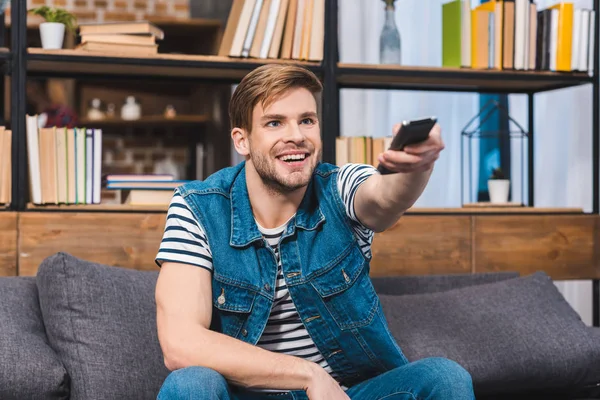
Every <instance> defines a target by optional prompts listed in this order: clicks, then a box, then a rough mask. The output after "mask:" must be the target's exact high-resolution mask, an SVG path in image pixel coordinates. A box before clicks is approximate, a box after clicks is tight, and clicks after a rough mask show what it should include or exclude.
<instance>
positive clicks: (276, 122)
mask: <svg viewBox="0 0 600 400" xmlns="http://www.w3.org/2000/svg"><path fill="white" fill-rule="evenodd" d="M267 126H273V127H275V126H279V121H270V122H267Z"/></svg>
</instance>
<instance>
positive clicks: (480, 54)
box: [471, 7, 490, 68]
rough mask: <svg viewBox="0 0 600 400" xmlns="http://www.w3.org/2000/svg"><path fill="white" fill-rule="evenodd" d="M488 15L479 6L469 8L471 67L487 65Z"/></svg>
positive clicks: (488, 50) (488, 13)
mask: <svg viewBox="0 0 600 400" xmlns="http://www.w3.org/2000/svg"><path fill="white" fill-rule="evenodd" d="M489 15H490V12H489V11H488V10H485V9H480V8H479V7H477V8H475V9H473V10H471V68H488V67H489V52H490V49H489V37H490V36H489V28H490V23H489Z"/></svg>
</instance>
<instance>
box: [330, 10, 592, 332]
mask: <svg viewBox="0 0 600 400" xmlns="http://www.w3.org/2000/svg"><path fill="white" fill-rule="evenodd" d="M446 1H447V0H425V1H423V0H397V1H396V23H397V25H398V29H399V31H400V36H401V40H402V63H403V64H404V65H413V66H435V67H437V66H440V65H441V53H442V52H441V45H442V41H441V29H442V25H441V6H442V4H443V3H445V2H446ZM472 3H473V5H476V4H478V1H476V0H473V1H472ZM537 3H538V7H540V8H542V7H545V6H547V5H548V4H550V3H553V1H548V0H538V1H537ZM591 3H592V2H591V0H575V4H576V6H578V7H591V5H592V4H591ZM338 4H339V38H340V41H339V49H340V61H341V62H346V63H378V62H379V34H380V31H381V27H382V25H383V21H384V4H385V3H384V2H383V1H381V0H338ZM340 107H341V114H340V118H341V121H340V129H341V134H342V135H345V136H361V135H370V136H385V135H388V134H390V133H391V129H392V126H393V125H394V124H395V123H397V122H399V121H401V120H403V119H412V118H419V117H422V116H429V115H435V116H437V117H438V120H439V123H440V125H441V127H442V131H443V138H444V141H445V144H446V149H445V150H444V152H443V155H442V156H441V157H440V159H439V161H438V163H437V165H436V168H435V171H434V173H433V175H432V177H431V181H430V183H429V185H428V186H427V188H426V190H425V192H424V193H423V195H422V196H421V198H420V199H419V200H418V202H417V204H416V206H418V207H459V206H460V205H461V204H462V203H461V175H460V171H461V163H462V162H464V161H463V159H461V145H462V143H463V142H462V140H463V139H462V137H461V129H462V128H463V127H464V126H465V124H466V123H467V122H468V121H469V120H470V119H471V118H472V117H473V116H474V115H475V114H477V112H478V111H479V108H480V105H479V95H478V94H475V93H454V92H450V93H445V92H417V91H397V90H365V89H344V90H343V91H342V94H341V98H340ZM509 112H510V114H511V116H512V117H513V118H514V119H515V120H516V121H517V122H518V123H519V124H521V125H522V126H523V127H524V128H525V129H527V98H526V96H523V95H510V97H509ZM591 112H592V110H591V90H590V85H588V86H585V87H581V88H574V89H565V90H560V91H554V92H549V93H544V94H538V95H536V97H535V137H536V139H535V205H536V206H558V207H562V206H577V207H583V208H584V209H585V210H586V211H591V204H592V192H591V185H592V182H591V165H592V164H591V157H592V153H591V129H592V115H591ZM513 142H514V141H513ZM465 143H466V142H465ZM521 146H522V144H521V143H518V141H517V142H514V144H513V145H512V148H513V157H512V160H513V171H520V170H521V168H522V165H521V163H520V162H521V160H520V152H521V150H522V147H521ZM476 148H477V146H476V145H474V148H473V149H474V150H476ZM466 150H467V147H466V146H465V147H464V151H465V152H464V156H465V157H466V155H467V151H466ZM472 154H473V160H474V161H476V160H477V155H478V154H477V152H476V151H474V152H473V153H472ZM524 161H525V165H527V159H526V158H525V160H524ZM474 164H475V163H474ZM473 167H475V168H476V165H473ZM467 170H468V168H467V166H466V165H465V171H467ZM517 175H518V174H517ZM513 178H515V182H514V190H515V193H514V194H515V197H516V200H519V199H520V198H521V195H522V193H521V190H520V188H521V181H520V179H519V177H518V176H514V177H513ZM464 179H465V181H464V182H465V189H466V188H467V187H468V175H466V174H465V177H464ZM472 179H473V182H477V180H478V177H477V175H476V174H474V175H473V177H472ZM525 183H526V182H525ZM475 191H476V184H474V185H473V193H474V192H475ZM468 195H469V194H468V193H465V196H468ZM465 200H466V201H468V200H469V199H468V197H465ZM556 285H557V287H558V288H559V290H560V291H561V292H562V293H563V295H564V296H565V298H566V299H567V301H568V302H569V303H570V304H571V305H572V306H573V307H574V308H575V310H576V311H578V312H579V313H580V315H581V316H582V319H583V320H584V322H586V323H587V324H591V321H592V311H591V310H592V309H591V284H590V283H589V282H588V281H585V282H556Z"/></svg>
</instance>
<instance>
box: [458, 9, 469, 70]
mask: <svg viewBox="0 0 600 400" xmlns="http://www.w3.org/2000/svg"><path fill="white" fill-rule="evenodd" d="M460 64H461V65H462V66H463V67H470V66H471V0H463V2H462V12H461V13H460Z"/></svg>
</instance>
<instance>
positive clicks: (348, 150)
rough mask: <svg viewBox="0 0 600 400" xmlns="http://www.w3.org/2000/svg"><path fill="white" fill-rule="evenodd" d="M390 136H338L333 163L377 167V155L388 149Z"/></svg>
mask: <svg viewBox="0 0 600 400" xmlns="http://www.w3.org/2000/svg"><path fill="white" fill-rule="evenodd" d="M391 143H392V136H386V137H377V138H376V137H371V136H338V137H337V138H336V141H335V164H336V165H337V166H339V167H341V166H343V165H344V164H348V163H357V164H367V165H372V166H374V167H377V165H379V161H377V157H378V156H379V154H381V153H383V152H384V151H385V150H387V149H389V147H390V145H391Z"/></svg>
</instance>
